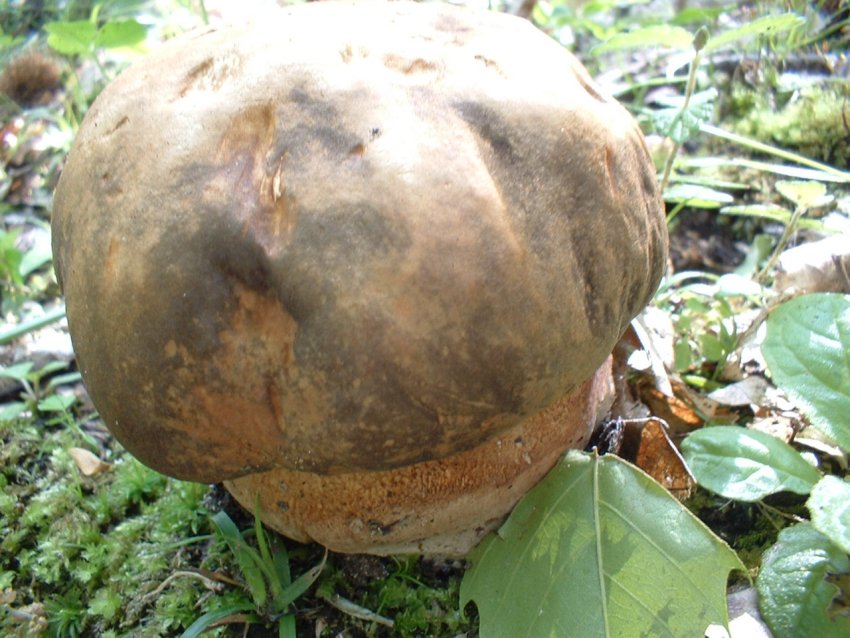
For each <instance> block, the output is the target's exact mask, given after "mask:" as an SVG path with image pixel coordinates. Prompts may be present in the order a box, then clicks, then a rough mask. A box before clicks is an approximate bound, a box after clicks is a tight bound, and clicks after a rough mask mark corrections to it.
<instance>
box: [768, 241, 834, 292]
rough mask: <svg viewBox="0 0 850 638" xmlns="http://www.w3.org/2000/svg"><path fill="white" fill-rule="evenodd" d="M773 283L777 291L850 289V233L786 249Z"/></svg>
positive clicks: (780, 259)
mask: <svg viewBox="0 0 850 638" xmlns="http://www.w3.org/2000/svg"><path fill="white" fill-rule="evenodd" d="M773 285H774V287H775V288H776V289H777V290H778V291H779V292H787V293H796V294H800V293H811V292H850V235H848V234H842V235H833V236H832V237H827V238H826V239H821V240H820V241H814V242H809V243H805V244H800V245H799V246H796V247H794V248H790V249H789V250H786V251H785V252H784V253H782V255H781V256H780V257H779V261H778V262H777V270H776V275H775V277H774V279H773Z"/></svg>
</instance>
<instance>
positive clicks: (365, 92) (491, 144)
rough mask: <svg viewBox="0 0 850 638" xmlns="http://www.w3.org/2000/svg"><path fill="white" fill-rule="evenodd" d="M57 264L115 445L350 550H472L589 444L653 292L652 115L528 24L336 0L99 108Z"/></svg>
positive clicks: (164, 57)
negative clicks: (602, 84) (625, 346)
mask: <svg viewBox="0 0 850 638" xmlns="http://www.w3.org/2000/svg"><path fill="white" fill-rule="evenodd" d="M53 230H54V240H53V241H54V250H55V257H56V270H57V273H58V275H59V277H60V279H61V282H62V285H63V287H64V290H65V294H66V297H67V311H68V321H69V325H70V330H71V336H72V338H73V341H74V346H75V349H76V352H77V357H78V362H79V367H80V370H81V371H82V374H83V378H84V379H85V382H86V384H87V386H88V389H89V391H90V393H91V397H92V399H93V401H94V403H95V405H96V406H97V408H98V409H99V411H100V413H101V415H102V417H103V419H104V421H105V423H106V424H107V426H108V427H109V428H110V430H111V431H112V432H113V433H114V434H115V436H116V437H117V438H118V439H119V440H120V441H121V442H122V443H123V444H124V445H125V446H126V447H127V449H128V450H129V451H130V452H131V453H133V454H134V455H135V456H136V457H138V458H139V459H140V460H141V461H143V462H144V463H146V464H148V465H150V466H151V467H153V468H156V469H157V470H159V471H161V472H164V473H166V474H169V475H172V476H175V477H179V478H182V479H189V480H194V481H210V482H211V481H225V485H226V486H227V488H228V489H229V490H230V491H231V492H232V493H233V494H234V495H235V496H236V498H237V499H238V500H239V501H241V502H242V503H243V504H246V505H247V506H248V507H251V508H252V507H253V504H254V499H255V498H256V496H257V495H259V499H260V503H261V507H262V515H263V517H264V519H265V520H266V522H267V523H268V524H270V525H271V526H272V527H275V528H277V529H278V530H280V531H282V532H283V533H285V534H287V535H289V536H291V537H293V538H296V539H300V540H308V539H314V540H316V541H319V542H321V543H324V544H325V545H327V546H328V547H330V548H332V549H335V550H339V551H350V552H355V551H358V552H363V551H365V552H375V553H389V552H397V551H429V552H448V553H462V552H463V551H465V550H466V549H468V548H469V547H470V546H472V545H473V544H474V543H475V542H476V541H477V540H478V539H480V537H481V536H482V534H483V533H484V532H485V531H486V530H488V529H491V528H492V527H493V526H494V525H496V524H497V523H498V521H499V520H500V519H501V518H502V517H503V516H504V515H505V514H506V513H507V512H508V511H509V510H510V508H511V507H512V506H513V505H514V503H515V502H516V500H517V499H518V498H519V497H520V496H521V495H522V494H523V493H524V492H525V491H526V490H527V489H529V488H530V487H531V486H532V485H533V484H534V483H535V482H536V481H537V480H539V479H540V478H541V477H542V476H543V474H545V473H546V472H547V471H548V470H549V469H550V468H551V466H552V465H553V464H554V463H555V462H556V460H557V459H558V457H559V456H560V455H561V454H562V452H563V451H564V450H565V449H566V448H568V447H581V446H584V445H585V444H586V442H587V440H588V437H589V436H590V432H591V430H592V428H593V426H594V423H595V422H596V418H597V416H598V414H599V412H600V410H602V409H604V406H605V401H606V397H608V395H609V387H610V364H609V363H607V361H606V358H607V357H608V355H609V353H610V352H611V349H612V347H613V346H614V344H615V343H616V341H617V340H618V338H619V337H620V336H621V334H622V333H623V331H624V330H625V328H626V326H627V324H628V322H629V321H630V320H631V319H632V317H634V316H635V315H636V314H637V313H638V312H639V311H640V310H641V308H642V307H643V306H644V305H645V304H646V303H647V300H648V299H649V298H650V296H651V295H652V293H653V291H654V290H655V287H656V286H657V284H658V281H659V278H660V276H661V273H662V269H663V267H664V263H665V256H666V241H667V240H666V230H665V225H664V218H663V215H662V204H661V201H660V199H659V194H658V190H657V186H656V181H655V174H654V170H653V166H652V162H651V161H650V158H649V156H648V154H647V151H646V149H645V147H644V144H643V140H642V136H641V132H640V130H639V129H638V127H637V125H636V123H635V122H634V120H633V119H632V118H631V117H630V116H629V115H628V113H627V112H626V111H625V110H624V109H623V108H622V107H621V106H620V105H619V104H617V103H616V102H615V101H613V100H611V99H608V98H606V97H605V96H603V95H602V94H601V93H600V92H599V90H598V89H597V88H595V87H594V84H593V82H592V80H591V79H590V78H589V77H588V74H587V72H586V71H585V70H584V68H583V67H582V66H581V65H580V64H579V63H578V62H577V61H576V60H575V58H573V56H572V55H570V54H569V53H568V52H567V51H565V50H564V49H563V48H562V47H561V46H559V45H558V44H557V43H555V42H553V41H552V40H550V39H549V38H548V37H547V36H545V35H544V34H542V33H540V32H539V31H537V30H536V29H535V28H534V27H533V26H532V25H531V24H529V23H527V22H525V21H523V20H520V19H518V18H514V17H510V16H506V15H501V14H496V13H487V12H475V11H470V10H466V9H461V8H457V7H452V6H447V5H442V4H436V3H428V4H416V3H412V2H392V3H386V4H385V3H365V4H357V3H348V2H323V3H315V4H312V3H311V4H306V5H300V6H295V7H291V8H287V9H283V10H281V12H280V15H279V17H278V18H277V19H274V20H269V21H267V22H266V23H265V24H263V25H261V26H257V27H254V28H250V29H249V28H231V29H210V30H207V31H205V32H202V33H196V34H192V35H188V36H185V37H182V38H178V39H176V40H175V41H173V42H170V43H168V44H166V45H164V46H163V47H161V48H160V49H158V50H157V51H155V52H154V53H152V54H151V55H149V56H148V57H146V58H145V59H144V60H142V61H141V62H139V63H138V64H136V65H134V66H132V67H131V68H130V69H128V70H127V71H125V72H124V73H123V74H121V76H120V77H119V78H118V79H117V80H115V81H114V82H113V83H112V84H111V85H110V86H109V87H107V89H106V90H105V91H104V92H103V94H102V95H101V96H100V97H99V98H98V99H97V101H96V102H95V103H94V105H93V106H92V108H91V110H90V111H89V113H88V115H87V117H86V119H85V121H84V123H83V125H82V127H81V129H80V132H79V136H78V138H77V141H76V144H75V145H74V148H73V150H72V151H71V153H70V155H69V157H68V162H67V165H66V167H65V170H64V173H63V175H62V178H61V181H60V183H59V186H58V188H57V190H56V197H55V207H54V219H53Z"/></svg>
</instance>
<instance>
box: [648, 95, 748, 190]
mask: <svg viewBox="0 0 850 638" xmlns="http://www.w3.org/2000/svg"><path fill="white" fill-rule="evenodd" d="M716 98H717V90H716V89H714V88H711V89H707V90H705V91H700V92H699V93H694V94H693V95H692V96H691V98H690V100H688V102H687V105H686V104H685V97H684V96H682V95H679V96H676V97H673V98H669V99H666V100H664V102H663V103H664V105H665V106H666V108H663V109H659V110H657V111H654V112H653V113H652V122H653V125H654V126H655V129H656V130H657V131H658V132H659V133H661V134H663V135H667V136H669V137H670V139H672V140H673V141H674V142H676V143H677V144H683V143H684V142H687V141H688V140H689V139H690V138H692V137H693V136H695V135H696V134H697V133H699V130H700V127H701V126H702V125H703V124H705V123H706V122H708V121H709V120H710V119H711V116H712V115H713V114H714V100H715V99H716ZM728 201H730V202H731V201H732V198H731V197H730V198H729V200H728Z"/></svg>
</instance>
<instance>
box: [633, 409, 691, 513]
mask: <svg viewBox="0 0 850 638" xmlns="http://www.w3.org/2000/svg"><path fill="white" fill-rule="evenodd" d="M635 464H636V465H637V466H638V467H639V468H641V469H642V470H643V471H644V472H646V473H647V474H649V475H650V476H651V477H652V478H654V479H655V480H656V481H657V482H658V483H660V484H661V485H663V486H664V487H665V488H667V490H668V491H669V492H670V493H671V494H672V495H673V496H675V497H676V498H677V499H679V500H680V501H684V500H686V499H687V498H688V497H690V495H691V493H692V492H693V489H694V485H695V483H694V479H693V477H692V476H691V474H690V472H688V468H687V466H686V465H685V461H684V459H683V458H682V455H681V454H679V450H678V448H676V446H675V444H674V443H673V441H671V440H670V437H669V436H668V434H667V428H666V426H665V424H664V423H663V422H662V421H661V420H660V419H649V420H648V421H647V423H646V425H644V427H643V430H642V432H641V436H640V447H639V448H638V452H637V457H636V458H635Z"/></svg>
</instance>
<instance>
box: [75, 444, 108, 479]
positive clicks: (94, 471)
mask: <svg viewBox="0 0 850 638" xmlns="http://www.w3.org/2000/svg"><path fill="white" fill-rule="evenodd" d="M68 454H69V455H70V456H71V458H72V459H74V463H76V464H77V468H78V469H79V470H80V472H81V473H82V474H83V476H97V475H98V474H101V473H103V472H106V471H107V470H108V469H109V468H111V467H112V466H111V465H110V464H109V463H106V462H104V461H101V460H100V458H98V456H97V455H96V454H93V453H92V452H89V451H88V450H85V449H83V448H81V447H72V448H69V449H68Z"/></svg>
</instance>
